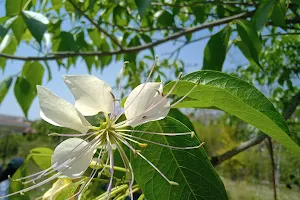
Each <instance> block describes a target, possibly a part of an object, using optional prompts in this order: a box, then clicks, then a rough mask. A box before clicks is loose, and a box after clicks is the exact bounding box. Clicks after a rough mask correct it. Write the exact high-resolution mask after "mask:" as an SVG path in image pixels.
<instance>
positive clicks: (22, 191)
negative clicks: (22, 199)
mask: <svg viewBox="0 0 300 200" xmlns="http://www.w3.org/2000/svg"><path fill="white" fill-rule="evenodd" d="M60 175H61V173H60V172H59V173H56V174H55V175H53V176H51V177H50V178H47V179H46V180H44V181H42V182H40V183H38V184H36V185H33V186H30V187H28V188H25V189H23V190H19V191H17V192H13V193H10V194H8V195H5V196H1V197H0V199H2V198H7V197H11V196H13V195H16V194H21V195H22V194H24V193H25V192H28V191H30V190H33V189H35V188H38V187H40V186H41V185H44V184H45V183H48V182H50V181H52V180H53V179H56V178H57V177H58V176H60Z"/></svg>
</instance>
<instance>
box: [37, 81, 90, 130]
mask: <svg viewBox="0 0 300 200" xmlns="http://www.w3.org/2000/svg"><path fill="white" fill-rule="evenodd" d="M37 95H38V98H39V102H40V109H41V111H40V115H41V118H42V119H44V120H45V121H47V122H49V123H50V124H53V125H55V126H62V127H67V128H71V129H74V130H77V131H79V132H81V133H86V132H87V131H88V130H89V129H90V128H91V127H92V125H91V124H90V123H89V122H88V121H87V120H86V119H85V118H84V116H83V115H82V114H81V113H80V112H78V110H77V109H76V108H75V107H74V106H73V105H72V104H71V103H69V102H67V101H65V100H63V99H61V98H59V97H58V96H56V95H55V94H53V93H52V92H50V91H49V90H48V89H46V88H45V87H43V86H39V85H38V86H37Z"/></svg>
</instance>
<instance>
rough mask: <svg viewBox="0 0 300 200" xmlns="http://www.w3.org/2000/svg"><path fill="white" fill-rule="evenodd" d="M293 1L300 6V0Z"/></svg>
mask: <svg viewBox="0 0 300 200" xmlns="http://www.w3.org/2000/svg"><path fill="white" fill-rule="evenodd" d="M291 1H292V3H294V4H297V5H298V6H300V0H291Z"/></svg>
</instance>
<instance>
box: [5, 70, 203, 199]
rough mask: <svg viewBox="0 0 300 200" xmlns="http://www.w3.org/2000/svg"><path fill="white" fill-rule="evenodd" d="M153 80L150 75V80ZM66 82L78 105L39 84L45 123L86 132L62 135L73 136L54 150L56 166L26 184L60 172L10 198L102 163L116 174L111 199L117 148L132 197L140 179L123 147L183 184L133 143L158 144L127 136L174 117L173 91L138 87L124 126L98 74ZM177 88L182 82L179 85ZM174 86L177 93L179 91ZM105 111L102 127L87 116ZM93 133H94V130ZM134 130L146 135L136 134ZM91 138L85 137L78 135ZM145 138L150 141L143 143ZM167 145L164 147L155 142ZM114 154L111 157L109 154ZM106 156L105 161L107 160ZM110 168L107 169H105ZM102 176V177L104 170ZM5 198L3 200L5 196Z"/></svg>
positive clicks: (158, 85) (69, 78)
mask: <svg viewBox="0 0 300 200" xmlns="http://www.w3.org/2000/svg"><path fill="white" fill-rule="evenodd" d="M148 78H149V77H148ZM64 81H65V83H66V85H67V86H68V88H69V89H70V91H71V92H72V94H73V95H74V97H75V106H73V105H72V104H71V103H69V102H67V101H65V100H63V99H61V98H59V97H57V96H56V95H54V94H53V93H52V92H50V91H49V90H48V89H46V88H45V87H43V86H37V95H38V98H39V103H40V116H41V118H42V119H44V120H45V121H47V122H49V123H51V124H53V125H56V126H62V127H67V128H71V129H73V130H76V131H78V132H80V133H78V134H56V135H58V136H68V137H73V138H69V139H67V140H65V141H63V142H62V143H60V144H59V145H58V146H57V147H56V148H55V150H54V154H53V156H52V166H51V168H49V169H47V170H44V171H42V172H39V173H37V174H35V175H30V176H29V177H24V178H22V180H24V179H27V178H30V180H29V181H27V182H26V183H30V182H31V183H35V181H38V180H40V179H41V178H42V177H46V176H47V175H49V174H51V173H53V172H56V174H55V175H53V176H51V177H50V178H48V179H46V180H43V181H40V182H38V183H36V184H35V185H33V186H31V187H28V188H25V189H23V190H21V191H18V192H16V193H12V194H9V196H11V195H14V194H17V193H24V192H27V191H29V190H32V189H34V188H36V187H38V186H40V185H42V184H44V183H47V182H49V181H51V180H54V179H56V178H58V177H59V176H62V175H63V176H67V177H69V178H78V177H80V176H82V175H83V173H84V172H85V171H86V170H87V169H88V167H89V166H90V163H91V161H92V160H93V163H94V165H95V166H97V165H100V164H102V165H103V166H104V165H108V166H109V172H110V174H111V178H110V182H109V185H108V189H107V196H108V199H109V195H110V191H111V189H112V181H113V173H114V149H116V150H118V151H119V153H120V155H121V157H122V160H123V162H124V166H125V167H126V168H127V170H128V172H129V173H130V177H131V178H130V186H129V189H130V193H131V197H132V192H131V191H132V185H133V181H134V174H133V170H132V166H131V164H130V162H129V159H128V158H127V156H126V154H125V152H124V150H123V148H122V145H125V146H127V147H128V148H129V149H131V150H132V151H133V152H134V153H136V154H137V155H139V156H140V157H141V158H143V159H144V160H146V161H147V162H148V163H149V164H150V165H151V166H152V167H153V168H154V169H155V170H156V171H158V172H159V173H160V174H161V175H162V177H164V178H165V179H166V180H167V181H168V182H169V183H170V184H175V185H176V184H177V183H175V182H173V181H170V180H169V179H168V178H167V177H166V176H165V175H164V174H163V173H162V172H160V170H159V169H157V167H155V166H154V165H153V164H152V163H151V162H150V161H149V160H147V159H146V158H145V157H144V156H143V155H142V154H141V153H140V152H139V151H138V150H136V149H134V148H133V146H132V145H130V143H129V142H128V141H130V142H134V143H137V144H138V145H139V146H140V147H146V146H147V143H154V142H152V141H148V140H145V139H143V138H138V137H136V136H134V135H131V134H127V132H132V129H128V127H129V126H130V127H136V126H138V125H141V124H144V123H147V122H149V121H154V120H160V119H163V118H165V117H166V116H167V115H168V112H169V110H170V108H171V105H170V102H169V101H168V99H167V97H168V95H169V94H170V93H171V91H170V92H169V93H168V94H167V95H165V96H164V94H163V86H162V84H161V83H158V82H147V81H148V79H147V81H146V83H144V84H141V85H139V86H137V87H136V88H135V89H134V90H133V91H132V92H131V93H130V94H129V96H128V98H127V100H126V102H125V105H124V111H123V112H122V113H124V114H125V116H126V120H125V121H123V122H118V123H117V120H118V119H119V117H120V116H121V115H122V113H120V114H118V115H115V102H116V100H115V97H114V95H113V93H112V88H111V87H110V86H109V85H108V84H106V83H105V82H104V81H102V80H100V79H98V78H97V77H95V76H92V75H72V76H64ZM175 85H176V84H175ZM175 85H174V87H173V88H172V90H173V89H174V88H175ZM100 112H102V113H104V115H105V116H106V122H103V123H102V124H101V126H100V127H94V126H92V125H91V124H90V123H89V122H88V121H87V120H86V119H85V117H84V116H93V115H96V114H98V113H100ZM89 130H91V131H90V132H89ZM134 132H141V131H138V130H135V131H134ZM143 133H146V134H157V135H167V136H168V135H187V134H190V135H193V134H194V133H193V132H188V133H156V132H144V131H143ZM82 136H85V137H86V138H85V139H80V138H78V137H82ZM140 140H142V141H144V142H147V143H141V142H139V141H140ZM155 144H158V145H162V146H166V145H164V144H159V143H155ZM167 147H169V148H177V149H191V148H198V147H199V146H197V147H185V148H182V147H173V146H167ZM96 151H98V152H99V153H98V157H97V158H93V157H94V154H95V152H96ZM105 154H107V155H108V156H107V157H105V159H104V155H105ZM102 158H103V159H102ZM103 170H104V168H103ZM103 170H101V172H100V173H97V174H98V176H100V175H101V173H102V172H103ZM96 171H97V170H96V168H94V169H93V171H92V173H91V174H90V177H89V179H87V181H86V182H85V183H84V185H83V186H82V187H81V189H80V190H79V192H78V193H76V195H78V196H79V198H80V196H81V193H82V191H83V190H84V189H85V188H86V187H87V186H88V185H89V183H90V182H91V180H92V179H93V177H94V176H95V175H96ZM0 198H1V197H0Z"/></svg>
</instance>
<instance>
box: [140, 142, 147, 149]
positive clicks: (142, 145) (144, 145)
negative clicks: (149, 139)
mask: <svg viewBox="0 0 300 200" xmlns="http://www.w3.org/2000/svg"><path fill="white" fill-rule="evenodd" d="M138 145H139V146H140V147H141V148H145V147H147V146H148V144H146V143H138Z"/></svg>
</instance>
